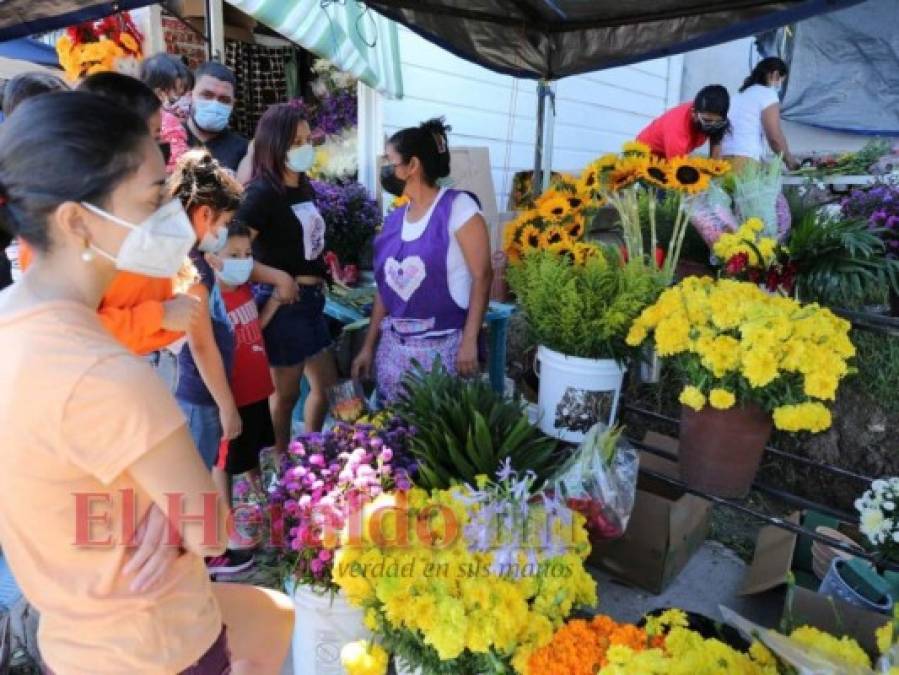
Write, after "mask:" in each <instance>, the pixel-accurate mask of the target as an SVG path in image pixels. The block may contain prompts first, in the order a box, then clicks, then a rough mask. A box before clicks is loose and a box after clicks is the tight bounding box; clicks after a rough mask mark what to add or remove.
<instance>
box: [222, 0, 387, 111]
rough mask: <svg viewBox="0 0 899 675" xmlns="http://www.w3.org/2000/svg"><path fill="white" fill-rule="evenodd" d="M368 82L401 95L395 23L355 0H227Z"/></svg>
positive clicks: (378, 88)
mask: <svg viewBox="0 0 899 675" xmlns="http://www.w3.org/2000/svg"><path fill="white" fill-rule="evenodd" d="M228 2H229V3H230V4H232V5H234V6H235V7H237V8H238V9H239V10H240V11H242V12H244V13H245V14H249V15H250V16H252V17H253V18H254V19H256V20H257V21H259V22H260V23H263V24H265V25H266V26H268V27H269V28H271V29H272V30H274V31H277V32H278V33H280V34H281V35H283V36H284V37H286V38H287V39H288V40H292V41H293V42H296V43H297V44H299V45H301V46H302V47H303V48H304V49H308V50H309V51H310V52H312V53H313V54H316V55H317V56H320V57H322V58H326V59H328V60H329V61H330V62H331V63H333V64H334V65H335V66H337V67H338V68H340V69H341V70H343V71H344V72H348V73H352V74H353V75H354V76H355V77H356V78H357V79H359V80H361V81H362V82H364V83H365V84H367V85H368V86H370V87H372V88H374V89H376V90H378V91H380V92H381V93H383V94H386V95H387V96H390V97H393V98H402V96H403V78H402V73H401V70H400V50H399V40H398V38H397V27H396V24H395V23H394V22H393V21H391V20H389V19H387V18H385V17H383V16H381V15H380V14H378V13H376V12H373V11H372V10H370V9H368V8H367V7H366V6H365V5H364V4H362V3H361V2H358V0H345V1H343V2H335V1H333V0H332V1H323V0H228Z"/></svg>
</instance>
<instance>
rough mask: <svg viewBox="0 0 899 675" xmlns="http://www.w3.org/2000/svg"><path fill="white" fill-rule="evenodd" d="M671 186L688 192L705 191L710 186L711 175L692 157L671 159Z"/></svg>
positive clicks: (669, 163) (669, 164)
mask: <svg viewBox="0 0 899 675" xmlns="http://www.w3.org/2000/svg"><path fill="white" fill-rule="evenodd" d="M668 166H669V167H670V180H671V187H672V188H674V189H676V190H681V191H683V192H686V193H688V194H697V193H699V192H703V191H705V190H707V189H708V187H709V175H708V174H707V173H704V172H703V171H702V168H701V166H700V165H699V164H697V163H696V162H694V161H693V158H691V157H675V158H674V159H672V160H669V162H668Z"/></svg>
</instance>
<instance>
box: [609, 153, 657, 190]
mask: <svg viewBox="0 0 899 675" xmlns="http://www.w3.org/2000/svg"><path fill="white" fill-rule="evenodd" d="M648 164H649V160H647V159H645V158H642V159H640V158H636V157H630V158H625V159H622V160H621V161H619V162H618V163H617V164H616V165H615V168H614V169H612V172H611V173H610V174H609V189H610V190H612V191H613V192H618V191H619V190H623V189H625V188H627V187H630V186H631V185H633V184H634V183H635V182H636V181H637V179H638V178H639V177H640V176H641V175H642V173H643V172H644V171H645V170H646V167H647V165H648Z"/></svg>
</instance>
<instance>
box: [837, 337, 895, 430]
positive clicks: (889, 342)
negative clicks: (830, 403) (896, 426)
mask: <svg viewBox="0 0 899 675" xmlns="http://www.w3.org/2000/svg"><path fill="white" fill-rule="evenodd" d="M852 344H854V345H855V349H856V357H855V366H856V368H857V369H858V375H857V377H854V378H852V379H851V380H849V384H850V386H853V387H858V388H859V389H860V390H861V391H862V392H863V393H864V394H865V396H867V397H869V398H870V399H871V400H872V401H875V402H876V404H877V405H879V406H882V407H883V408H884V409H885V410H887V411H888V412H890V413H893V414H896V413H899V396H896V392H897V391H899V337H896V336H893V335H884V334H882V333H873V332H869V331H866V330H855V331H853V332H852Z"/></svg>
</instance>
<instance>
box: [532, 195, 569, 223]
mask: <svg viewBox="0 0 899 675" xmlns="http://www.w3.org/2000/svg"><path fill="white" fill-rule="evenodd" d="M537 211H538V213H539V214H540V215H541V216H542V217H543V218H545V219H546V220H551V221H557V220H560V219H562V218H564V217H565V216H567V215H568V214H569V213H571V206H570V205H569V204H568V199H567V198H566V197H565V195H562V194H560V193H556V194H554V195H551V196H549V197H546V198H543V197H542V196H541V199H540V200H539V203H538V204H537Z"/></svg>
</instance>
